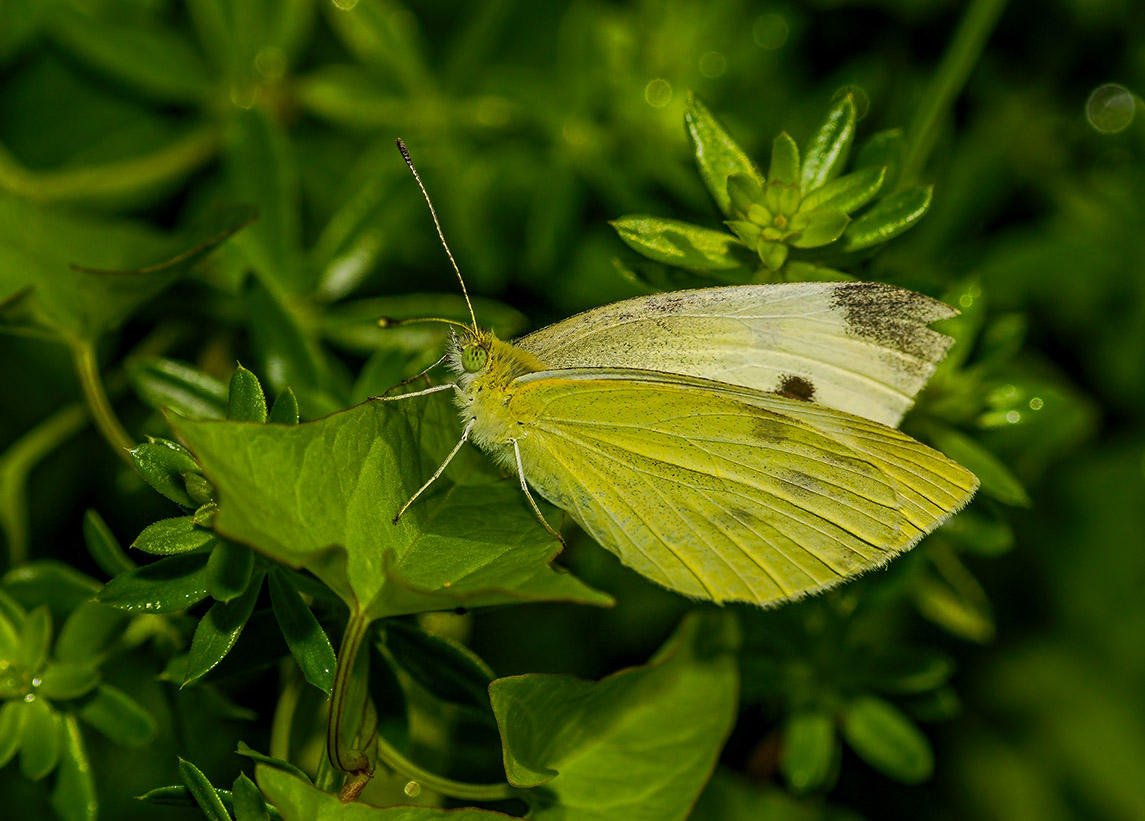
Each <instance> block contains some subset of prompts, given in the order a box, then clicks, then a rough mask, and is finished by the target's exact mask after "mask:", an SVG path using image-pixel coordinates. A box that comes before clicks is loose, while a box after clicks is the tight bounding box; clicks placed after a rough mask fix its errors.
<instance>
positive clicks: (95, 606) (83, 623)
mask: <svg viewBox="0 0 1145 821" xmlns="http://www.w3.org/2000/svg"><path fill="white" fill-rule="evenodd" d="M129 620H130V616H128V615H127V614H126V613H124V612H122V611H120V610H116V609H115V608H113V607H108V606H107V605H106V604H101V603H100V602H97V601H88V602H84V603H83V604H81V605H80V606H79V607H77V608H76V609H75V610H73V611H72V612H71V614H70V615H69V616H68V617H67V619H66V620H65V621H64V626H63V627H61V628H60V635H59V638H57V639H56V646H55V648H54V650H53V653H54V655H55V657H56V659H57V660H58V661H62V662H69V663H74V664H90V665H92V666H98V665H99V663H100V662H101V661H102V660H103V659H104V657H105V656H106V654H107V652H108V651H109V650H110V649H111V647H112V646H113V645H114V644H115V642H116V641H118V640H119V638H120V637H121V636H122V634H123V630H124V628H125V627H126V626H127V623H128V621H129Z"/></svg>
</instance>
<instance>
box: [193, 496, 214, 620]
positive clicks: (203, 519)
mask: <svg viewBox="0 0 1145 821" xmlns="http://www.w3.org/2000/svg"><path fill="white" fill-rule="evenodd" d="M218 512H219V506H218V505H217V504H215V503H214V502H205V503H204V504H203V505H202V506H201V507H200V508H199V509H198V510H196V511H195V512H194V513H193V514H192V515H191V521H192V522H194V523H195V524H196V525H198V526H199V527H205V528H210V529H212V530H213V529H214V527H215V514H217V513H218ZM220 589H221V588H220ZM216 598H217V597H216Z"/></svg>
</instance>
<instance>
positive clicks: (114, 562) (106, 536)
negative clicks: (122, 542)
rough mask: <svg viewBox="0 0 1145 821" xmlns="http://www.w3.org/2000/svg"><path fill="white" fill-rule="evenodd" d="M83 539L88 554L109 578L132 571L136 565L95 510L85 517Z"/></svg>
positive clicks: (91, 510) (88, 511)
mask: <svg viewBox="0 0 1145 821" xmlns="http://www.w3.org/2000/svg"><path fill="white" fill-rule="evenodd" d="M83 538H84V543H85V544H86V545H87V552H88V553H90V554H91V557H92V558H93V559H94V560H95V563H96V564H97V565H99V569H100V570H102V571H103V572H104V573H106V574H107V575H109V576H114V575H116V574H117V573H123V572H125V571H127V570H132V569H133V568H134V567H135V566H136V565H135V562H133V561H132V560H131V559H129V558H128V556H127V554H126V553H124V552H123V548H122V547H120V546H119V540H118V539H116V538H115V535H114V534H113V533H112V532H111V528H109V527H108V526H107V524H106V523H105V522H104V521H103V519H102V518H101V517H100V515H99V513H97V512H96V511H95V510H94V509H92V508H89V509H88V510H87V511H86V512H85V513H84V517H83Z"/></svg>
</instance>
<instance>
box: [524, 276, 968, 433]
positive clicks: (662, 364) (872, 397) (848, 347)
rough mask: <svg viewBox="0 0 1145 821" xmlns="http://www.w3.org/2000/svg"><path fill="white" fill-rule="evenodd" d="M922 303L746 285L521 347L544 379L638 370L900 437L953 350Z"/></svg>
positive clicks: (630, 311)
mask: <svg viewBox="0 0 1145 821" xmlns="http://www.w3.org/2000/svg"><path fill="white" fill-rule="evenodd" d="M955 313H957V312H956V311H954V310H953V309H952V308H950V307H949V306H947V305H945V304H943V303H941V302H938V301H936V300H933V299H931V298H929V297H926V296H923V295H922V294H917V293H914V292H913V291H907V290H904V289H902V288H896V287H893V286H890V285H882V284H877V283H869V282H805V283H785V284H782V285H738V286H729V287H725V288H704V289H701V290H695V291H675V292H672V293H666V294H655V295H652V296H647V297H638V298H635V299H628V300H624V301H622V302H617V303H614V304H612V305H606V306H604V307H602V308H596V309H594V310H591V311H586V312H584V313H582V314H578V315H577V316H574V317H571V318H569V319H566V320H564V321H563V322H558V323H556V324H555V325H551V326H549V327H547V328H543V329H541V330H539V331H537V332H535V333H532V334H529V335H528V336H526V337H524V338H523V339H520V340H518V341H517V342H516V343H515V345H516V346H517V347H519V348H521V349H523V350H525V351H528V352H529V353H531V354H533V355H534V356H536V357H537V359H538V360H540V361H541V362H543V363H544V364H545V367H546V368H550V369H558V368H642V369H647V370H653V371H660V372H665V373H674V374H683V375H687V376H695V377H700V378H704V379H711V380H715V381H718V382H725V383H728V384H733V385H739V386H742V387H747V388H752V389H754V390H759V391H776V392H779V393H781V394H785V395H789V396H792V397H793V398H802V399H812V400H814V401H815V402H816V403H818V404H820V405H824V406H826V407H830V408H835V409H836V410H842V411H846V412H848V413H852V414H855V415H857V416H862V417H864V418H867V419H873V420H874V421H876V422H881V423H882V424H885V425H891V426H894V425H897V424H898V422H899V421H900V420H901V418H902V415H903V414H904V413H905V412H906V410H907V409H908V408H909V407H910V406H911V404H912V402H913V401H914V397H915V395H916V394H917V393H918V391H919V390H921V388H922V386H923V385H924V384H925V383H926V380H927V379H928V378H929V377H930V375H931V374H932V373H933V372H934V368H935V366H936V365H937V363H938V362H939V360H941V359H942V357H943V355H944V354H945V353H946V350H947V348H948V347H949V346H950V343H951V340H950V339H949V337H946V336H944V335H942V334H940V333H938V332H936V331H933V330H931V329H930V328H928V327H926V326H927V324H928V323H930V322H933V321H935V320H938V319H945V318H948V317H950V316H953V315H954V314H955Z"/></svg>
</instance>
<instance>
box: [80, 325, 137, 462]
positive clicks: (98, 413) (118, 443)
mask: <svg viewBox="0 0 1145 821" xmlns="http://www.w3.org/2000/svg"><path fill="white" fill-rule="evenodd" d="M72 357H73V359H74V361H75V366H76V374H77V375H78V376H79V380H80V389H81V390H82V391H83V397H84V402H86V404H87V411H88V413H89V414H90V415H91V418H92V421H93V422H94V423H95V426H96V429H97V430H98V431H99V432H100V433H101V434H102V435H103V438H104V439H106V440H107V443H108V444H109V445H111V449H112V450H113V451H115V453H116V454H117V455H118V456H119V457H120V458H121V459H122V460H123V461H124V462H126V463H127V464H128V465H131V464H132V462H131V454H130V453H128V451H130V450H131V449H132V448H133V447H135V440H133V439H132V438H131V437H130V436H128V435H127V431H126V430H124V429H123V425H121V424H120V422H119V418H118V417H117V416H116V415H115V411H114V410H112V408H111V402H109V401H108V399H107V391H105V390H104V387H103V380H102V379H100V376H99V364H98V363H97V362H96V358H95V346H94V345H93V344H92V343H91V342H88V341H73V343H72Z"/></svg>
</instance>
